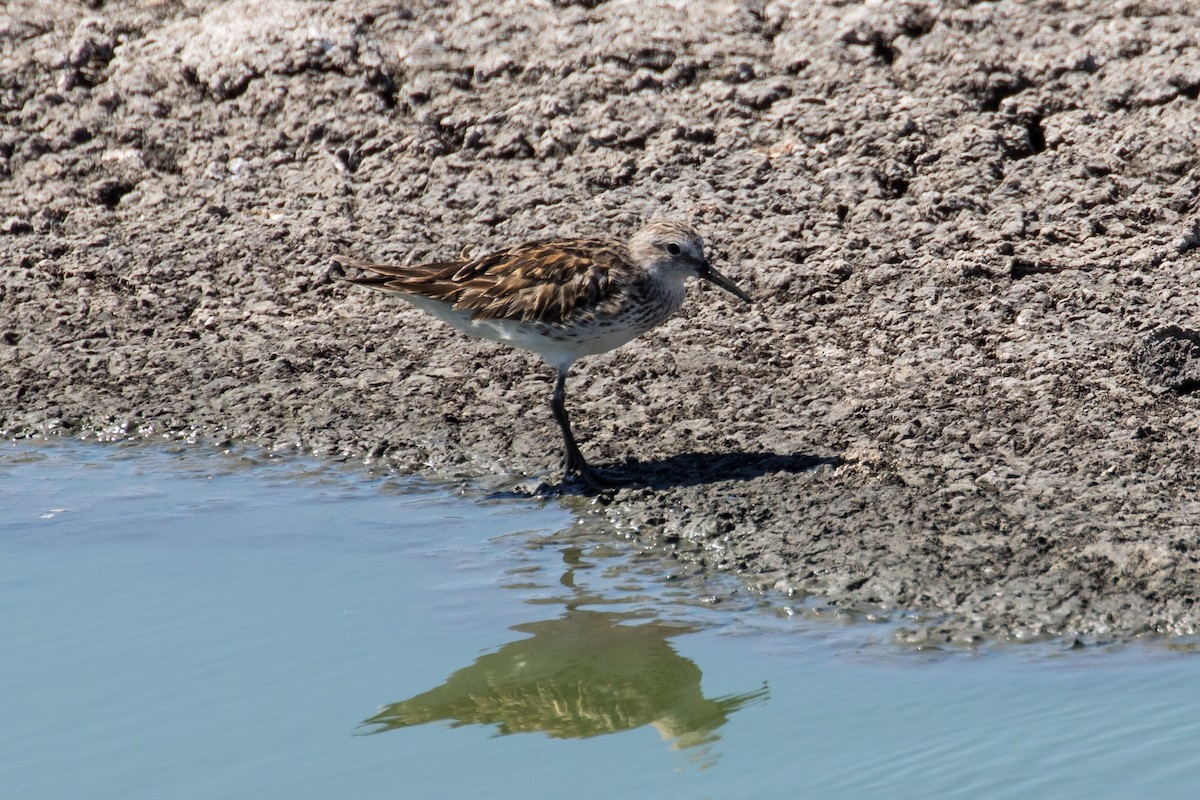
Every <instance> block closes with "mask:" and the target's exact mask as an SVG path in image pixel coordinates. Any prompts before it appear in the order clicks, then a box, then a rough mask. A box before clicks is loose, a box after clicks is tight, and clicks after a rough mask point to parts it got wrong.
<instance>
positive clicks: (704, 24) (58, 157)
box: [0, 0, 1200, 646]
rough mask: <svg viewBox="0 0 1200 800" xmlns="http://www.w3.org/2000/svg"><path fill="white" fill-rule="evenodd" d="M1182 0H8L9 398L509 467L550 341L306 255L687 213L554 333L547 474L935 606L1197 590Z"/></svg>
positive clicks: (1191, 53) (933, 632) (140, 420)
mask: <svg viewBox="0 0 1200 800" xmlns="http://www.w3.org/2000/svg"><path fill="white" fill-rule="evenodd" d="M1198 98H1200V11H1198V10H1197V8H1196V6H1195V4H1194V3H1190V2H1184V1H1183V0H1179V1H1178V2H1170V1H1169V0H1162V1H1161V2H1155V1H1154V0H1145V1H1144V2H1139V1H1137V0H1120V1H1119V2H1110V0H1091V1H1089V0H1067V1H1066V2H1063V1H1062V0H1054V1H1051V0H1046V1H1045V2H1012V1H1010V0H997V1H996V2H970V0H958V1H955V0H950V1H949V2H940V3H933V2H896V3H854V2H845V0H828V1H827V2H818V1H815V0H795V2H767V3H763V2H717V1H715V0H714V1H713V2H689V3H661V4H660V3H627V2H617V0H612V2H601V1H600V0H590V1H585V2H577V3H570V2H565V1H562V2H553V3H543V4H530V3H524V2H515V1H514V2H487V3H484V2H477V3H470V2H459V3H451V4H443V3H440V2H439V3H434V2H424V3H421V2H410V3H397V2H366V1H364V2H355V1H353V0H347V1H345V2H338V3H318V2H286V1H284V0H265V1H263V2H259V1H258V0H254V1H249V0H242V1H241V2H229V3H216V2H204V1H202V0H194V1H193V2H172V0H160V1H158V2H103V0H93V1H92V2H87V3H74V2H62V3H46V2H41V1H40V0H16V2H10V3H8V4H7V5H6V6H5V8H4V10H3V11H0V431H2V432H3V435H4V436H7V437H20V436H29V435H35V434H62V435H73V436H80V435H83V436H98V437H101V438H110V439H111V438H122V437H163V436H166V437H168V438H194V439H199V440H202V441H210V442H221V441H224V440H227V439H228V440H241V441H252V442H257V443H260V444H262V445H264V446H266V447H270V448H275V449H278V450H281V451H298V452H312V453H316V454H317V455H320V456H325V457H337V458H346V459H352V460H369V461H371V462H372V463H374V464H377V465H379V466H383V467H388V468H393V469H397V470H402V471H420V472H422V473H424V474H427V475H430V476H432V477H456V478H467V479H469V480H471V481H472V482H474V483H475V484H477V485H480V486H484V485H486V486H492V487H496V486H500V487H503V486H508V487H510V488H513V489H514V490H515V491H521V490H525V489H528V488H530V487H535V486H537V485H538V484H539V483H542V482H546V483H551V484H552V483H554V482H555V481H556V480H557V477H556V476H557V474H558V473H557V471H556V469H557V465H558V463H559V459H560V458H561V452H560V444H561V443H560V440H559V433H558V429H557V426H556V425H555V424H554V421H553V420H552V418H551V416H550V413H549V407H548V401H549V394H550V389H551V385H550V383H549V381H548V380H547V379H548V378H549V376H550V373H549V370H547V369H546V368H545V367H544V366H543V365H541V364H540V363H538V362H537V360H536V359H535V358H534V357H533V356H529V355H526V354H523V353H519V352H516V351H512V350H507V349H505V348H503V347H500V346H497V345H491V344H488V343H484V342H477V341H473V340H470V339H467V338H465V337H463V336H462V335H460V334H457V333H455V332H454V331H452V330H451V329H449V328H447V327H446V326H444V325H442V324H440V323H438V322H436V321H434V320H431V319H429V318H427V317H425V316H424V315H423V314H421V312H419V311H417V310H415V309H413V308H410V307H408V306H407V305H406V304H404V303H402V302H398V301H394V300H390V299H389V298H386V297H382V296H379V295H376V294H373V293H368V292H364V291H361V290H358V289H355V288H354V287H352V286H348V285H347V284H346V283H344V282H342V281H340V277H341V274H340V269H339V268H338V267H336V266H335V265H334V264H333V263H332V261H331V257H332V256H333V255H335V254H349V255H355V256H360V257H364V258H371V259H375V260H389V259H391V260H396V261H401V262H405V261H417V260H425V259H445V258H450V257H454V256H457V255H458V254H459V252H460V251H461V250H462V249H463V248H464V247H469V248H471V249H472V250H479V249H483V248H495V247H501V246H505V245H508V244H513V243H516V242H519V241H523V240H527V239H530V238H537V237H542V236H550V235H612V236H619V237H620V236H628V235H629V234H630V233H632V232H633V231H634V230H636V229H637V228H638V227H639V226H640V225H641V224H642V223H643V222H644V221H646V220H647V219H649V218H651V217H653V216H655V215H658V214H663V215H670V216H675V217H680V218H685V219H688V220H690V221H691V222H692V223H693V224H694V225H695V226H696V227H697V228H698V229H699V230H700V231H701V233H702V234H703V235H704V237H705V239H706V243H707V247H708V251H709V256H710V258H711V259H712V261H713V263H714V266H716V267H717V268H718V269H720V270H721V271H722V272H725V273H726V274H728V275H730V277H731V278H733V279H734V280H735V281H737V282H738V284H739V285H741V286H743V287H745V288H746V289H747V290H748V291H749V292H750V293H751V294H752V295H753V297H754V299H755V304H754V305H753V306H751V307H749V308H746V307H744V306H742V305H741V304H740V303H739V301H737V300H736V299H735V298H732V297H730V296H728V295H725V294H724V293H721V292H719V291H718V290H714V289H711V288H704V287H695V288H694V289H693V291H692V292H691V296H690V297H689V299H688V302H687V304H686V305H685V307H684V310H683V311H682V312H681V313H680V314H679V315H678V316H677V317H675V318H674V319H672V320H671V321H670V322H669V323H667V324H666V325H664V326H663V327H661V328H659V329H657V330H656V331H654V332H652V333H650V334H649V335H647V336H645V337H643V338H642V339H640V340H638V341H636V342H634V343H632V344H630V345H627V346H626V347H624V348H622V349H620V350H617V351H614V352H612V353H610V354H606V355H603V356H597V357H594V358H591V359H588V360H585V361H583V362H580V364H579V365H577V366H576V369H575V370H574V372H573V376H572V382H571V390H570V402H571V406H570V410H571V412H572V415H573V420H574V423H575V428H576V433H577V435H578V436H579V438H580V439H581V445H582V447H583V449H584V452H585V453H586V454H587V455H588V457H589V460H590V461H592V462H593V463H594V464H595V465H596V466H598V467H601V468H602V469H607V470H608V471H609V472H610V473H611V474H613V475H618V476H621V477H624V478H626V479H627V480H629V481H630V485H629V486H628V487H626V488H624V489H622V490H620V491H618V492H616V493H615V494H613V495H612V496H611V497H608V498H603V499H601V500H587V499H586V498H582V497H577V496H567V497H565V498H564V502H568V503H570V504H572V505H573V506H575V507H577V508H578V509H579V510H580V512H581V513H585V514H589V515H591V516H592V517H594V518H597V519H600V520H602V521H603V524H607V525H611V526H612V527H613V529H614V535H616V532H617V531H620V532H621V533H623V534H629V533H630V532H633V533H635V534H636V535H637V536H640V537H643V538H645V539H647V540H649V541H656V542H658V543H660V544H661V545H662V547H664V548H669V549H674V550H676V551H677V552H678V553H679V557H680V558H681V559H688V560H690V561H692V562H695V563H696V564H702V565H704V566H705V567H721V568H727V569H732V570H736V571H738V572H739V573H740V574H741V576H742V578H743V580H744V581H745V583H746V584H747V585H748V586H750V587H753V588H755V589H762V590H765V591H767V592H785V593H791V594H794V595H796V596H799V597H806V598H811V599H812V601H813V602H814V603H818V604H820V605H822V606H823V607H828V608H835V609H846V610H848V611H866V612H873V613H882V614H887V613H891V612H893V611H897V610H905V611H908V612H912V615H911V619H910V623H911V624H907V625H906V626H905V627H904V629H903V631H902V632H901V633H900V634H899V637H900V638H901V639H902V640H904V641H907V642H911V643H915V644H926V645H931V646H933V645H940V644H943V643H947V642H958V643H971V642H978V641H990V640H996V639H1030V638H1042V637H1066V638H1068V639H1070V638H1077V639H1079V640H1080V641H1082V642H1096V641H1099V642H1107V641H1116V640H1124V639H1128V638H1131V637H1140V636H1164V637H1172V638H1175V637H1191V636H1192V635H1194V634H1195V633H1196V632H1197V628H1198V626H1200V608H1198V607H1197V601H1198V600H1200V566H1198V563H1197V561H1198V557H1200V493H1198V492H1200V477H1198V475H1200V455H1198V454H1200V450H1198V449H1197V442H1198V440H1200V392H1197V389H1200V333H1197V329H1198V328H1200V312H1198V311H1197V308H1198V301H1200V199H1198V198H1200V133H1198V131H1200V125H1198V124H1197V120H1200V99H1198Z"/></svg>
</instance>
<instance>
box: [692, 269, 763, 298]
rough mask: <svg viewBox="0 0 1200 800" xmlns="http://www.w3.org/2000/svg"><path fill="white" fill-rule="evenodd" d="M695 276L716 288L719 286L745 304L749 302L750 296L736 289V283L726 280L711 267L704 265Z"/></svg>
mask: <svg viewBox="0 0 1200 800" xmlns="http://www.w3.org/2000/svg"><path fill="white" fill-rule="evenodd" d="M697 274H698V275H699V276H700V277H701V278H703V279H704V280H706V281H708V282H709V283H711V284H715V285H716V286H720V287H721V288H722V289H724V290H725V291H727V292H729V293H730V294H732V295H734V296H736V297H737V298H738V299H739V300H744V301H746V302H747V303H749V302H751V301H750V295H748V294H746V293H745V292H743V291H742V290H741V289H739V288H738V286H737V284H736V283H734V282H733V281H731V280H729V278H726V277H725V276H724V275H722V274H721V273H719V272H717V271H716V270H715V269H713V268H712V267H711V266H708V265H705V267H704V269H701V270H700V271H699V272H698V273H697Z"/></svg>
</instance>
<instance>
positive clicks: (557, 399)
mask: <svg viewBox="0 0 1200 800" xmlns="http://www.w3.org/2000/svg"><path fill="white" fill-rule="evenodd" d="M566 386H567V371H566V370H559V372H558V382H557V383H555V384H554V396H553V397H552V398H551V399H550V409H551V410H552V411H553V412H554V419H556V420H558V427H560V428H561V429H562V435H563V443H564V444H565V445H566V448H567V464H566V472H567V475H575V476H577V477H578V478H579V479H580V480H581V481H583V483H584V484H585V485H586V486H587V487H588V488H589V489H592V490H594V491H599V490H600V489H603V488H604V487H605V483H606V482H605V481H604V479H602V478H601V477H600V476H599V475H597V474H596V472H595V470H593V469H592V468H591V467H589V466H588V463H587V461H586V460H584V458H583V453H581V452H579V445H578V444H576V443H575V436H574V435H573V434H572V433H571V421H570V420H569V419H567V407H566V404H565V400H566Z"/></svg>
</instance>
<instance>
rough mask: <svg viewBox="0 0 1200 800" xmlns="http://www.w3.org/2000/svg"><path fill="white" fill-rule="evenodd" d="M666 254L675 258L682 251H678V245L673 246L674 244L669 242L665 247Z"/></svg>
mask: <svg viewBox="0 0 1200 800" xmlns="http://www.w3.org/2000/svg"><path fill="white" fill-rule="evenodd" d="M667 252H668V253H670V254H671V255H673V256H677V255H679V254H680V253H682V252H683V251H682V250H680V249H679V245H677V244H675V243H674V242H671V243H670V244H669V245H667Z"/></svg>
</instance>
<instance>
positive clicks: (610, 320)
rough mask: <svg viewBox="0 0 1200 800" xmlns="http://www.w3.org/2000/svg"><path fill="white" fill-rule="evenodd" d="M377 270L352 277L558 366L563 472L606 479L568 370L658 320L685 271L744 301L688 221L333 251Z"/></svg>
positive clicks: (677, 299) (554, 405) (555, 406)
mask: <svg viewBox="0 0 1200 800" xmlns="http://www.w3.org/2000/svg"><path fill="white" fill-rule="evenodd" d="M334 260H335V261H337V262H338V263H339V264H344V265H346V266H351V267H356V268H360V269H364V270H367V271H369V272H373V273H375V274H374V275H370V276H368V277H362V278H351V279H350V280H351V282H352V283H356V284H358V285H360V286H366V287H368V288H370V289H375V290H377V291H381V292H387V293H388V294H394V295H397V296H399V297H400V298H402V299H404V300H407V301H408V302H409V303H412V304H413V305H414V306H416V307H417V308H420V309H422V310H423V311H426V312H428V313H430V314H432V315H433V316H435V317H437V318H438V319H441V320H443V321H445V322H447V323H449V324H450V325H452V326H454V327H455V328H457V329H458V330H460V331H463V332H464V333H468V334H470V335H472V336H478V337H480V338H483V339H490V340H491V341H494V342H501V343H503V344H508V345H512V346H513V347H519V348H521V349H523V350H529V351H531V352H533V353H536V354H538V355H540V356H541V357H542V358H543V359H545V361H546V363H548V364H549V365H550V366H552V367H554V369H555V370H557V372H558V380H557V382H556V383H555V385H554V394H553V396H552V398H551V401H550V408H551V410H552V411H553V412H554V418H555V420H557V421H558V425H559V427H560V428H561V429H562V435H563V441H564V443H565V444H566V451H567V457H566V474H567V477H568V478H571V477H575V478H578V479H579V480H581V481H582V482H583V483H584V484H586V485H587V487H588V488H590V489H592V490H598V489H600V488H601V487H603V486H604V485H605V484H606V481H604V480H603V479H602V478H601V476H600V475H598V474H597V473H596V472H595V471H594V470H593V469H592V468H591V467H590V466H588V463H587V461H586V460H585V459H584V457H583V454H582V453H581V452H580V451H579V445H578V444H576V442H575V437H574V435H573V434H572V433H571V423H570V421H569V420H568V418H567V410H566V406H565V405H564V398H565V393H566V380H567V372H568V371H569V370H570V368H571V365H572V364H574V363H575V361H576V360H577V359H579V358H581V357H582V356H588V355H595V354H596V353H604V352H607V351H609V350H612V349H614V348H616V347H620V346H621V345H623V344H625V343H626V342H628V341H630V340H632V339H635V338H637V337H638V336H640V335H642V334H643V333H645V332H646V331H648V330H650V329H651V328H654V327H656V326H658V325H661V324H662V323H663V322H665V321H666V320H667V318H668V317H670V316H671V315H672V314H674V313H675V312H676V311H678V310H679V307H680V306H681V305H683V298H684V293H685V289H686V287H685V285H684V279H685V278H687V277H689V276H694V277H697V278H701V279H703V280H706V281H709V282H710V283H713V284H716V285H717V286H720V287H721V288H722V289H725V290H726V291H729V292H731V293H733V294H734V295H736V296H737V297H739V298H740V299H742V300H744V301H745V302H747V303H749V302H750V296H749V295H747V294H746V293H745V292H743V291H742V290H741V289H739V288H738V287H737V286H736V285H735V284H734V283H733V281H731V280H729V278H727V277H725V276H724V275H722V274H721V273H719V272H717V271H716V270H715V269H713V268H712V266H711V265H710V264H709V263H708V260H707V259H706V258H705V257H704V240H703V239H701V238H700V234H698V233H697V232H696V231H695V229H694V228H692V226H690V225H687V224H685V223H683V222H677V221H673V220H655V221H652V222H651V223H650V224H648V225H646V226H645V227H644V228H642V229H641V230H639V231H638V232H637V233H636V234H634V235H633V237H632V238H631V239H630V240H629V241H628V242H621V241H617V240H614V239H541V240H537V241H532V242H526V243H524V244H519V245H516V246H515V247H510V248H508V249H506V250H500V251H498V252H495V253H490V254H488V255H483V256H479V257H477V258H466V259H464V260H457V261H435V262H430V263H425V264H410V265H405V266H392V265H388V264H373V263H370V262H366V261H359V260H358V259H355V258H347V257H345V256H337V257H335V259H334Z"/></svg>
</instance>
